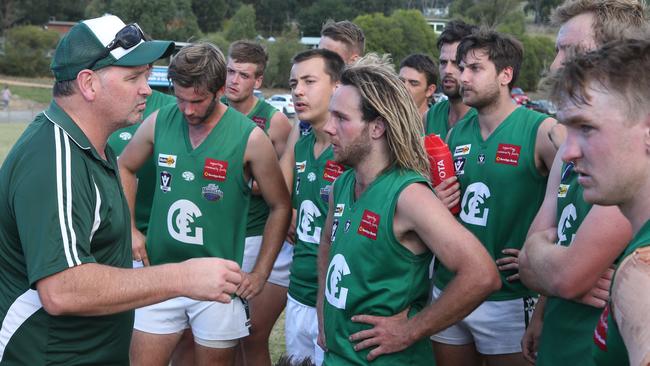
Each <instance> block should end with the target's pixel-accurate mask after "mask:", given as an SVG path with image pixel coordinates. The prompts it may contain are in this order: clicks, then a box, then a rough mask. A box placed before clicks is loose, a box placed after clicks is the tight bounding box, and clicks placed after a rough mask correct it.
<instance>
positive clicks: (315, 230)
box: [296, 200, 322, 244]
mask: <svg viewBox="0 0 650 366" xmlns="http://www.w3.org/2000/svg"><path fill="white" fill-rule="evenodd" d="M321 216H322V214H321V213H320V211H319V210H318V207H317V206H316V205H315V204H314V203H313V202H312V201H310V200H304V201H302V203H301V204H300V209H299V210H298V219H297V222H298V225H297V227H296V234H298V239H300V240H302V241H304V242H306V243H312V244H318V243H320V233H321V228H320V227H318V226H316V219H318V218H319V217H321Z"/></svg>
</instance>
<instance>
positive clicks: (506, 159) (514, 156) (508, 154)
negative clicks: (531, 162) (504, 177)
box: [494, 144, 521, 166]
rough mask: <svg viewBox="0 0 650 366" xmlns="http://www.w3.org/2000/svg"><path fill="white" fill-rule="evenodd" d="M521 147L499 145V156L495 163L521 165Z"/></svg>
mask: <svg viewBox="0 0 650 366" xmlns="http://www.w3.org/2000/svg"><path fill="white" fill-rule="evenodd" d="M520 152H521V146H519V145H511V144H499V147H498V148H497V156H496V158H495V159H494V161H495V162H496V163H498V164H507V165H514V166H517V165H519V153H520Z"/></svg>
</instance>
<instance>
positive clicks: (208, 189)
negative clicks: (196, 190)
mask: <svg viewBox="0 0 650 366" xmlns="http://www.w3.org/2000/svg"><path fill="white" fill-rule="evenodd" d="M201 195H202V196H203V198H205V199H206V200H208V201H218V200H220V199H221V198H222V197H223V191H222V190H221V189H220V188H219V186H218V185H216V184H214V183H210V184H208V185H207V186H205V187H201Z"/></svg>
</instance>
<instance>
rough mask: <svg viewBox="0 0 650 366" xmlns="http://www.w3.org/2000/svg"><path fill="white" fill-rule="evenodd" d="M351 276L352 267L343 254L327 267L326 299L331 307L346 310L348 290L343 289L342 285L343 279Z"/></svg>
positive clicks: (336, 256) (333, 258)
mask: <svg viewBox="0 0 650 366" xmlns="http://www.w3.org/2000/svg"><path fill="white" fill-rule="evenodd" d="M349 274H350V267H349V266H348V263H347V262H346V261H345V257H344V256H343V255H342V254H336V255H334V257H332V260H331V261H330V264H329V266H328V267H327V276H326V277H325V278H326V280H325V298H326V299H327V302H328V303H329V304H330V305H332V306H333V307H335V308H337V309H345V303H346V301H347V299H348V289H347V288H345V287H341V285H340V283H341V280H343V277H344V276H347V275H349Z"/></svg>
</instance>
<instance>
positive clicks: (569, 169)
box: [560, 161, 575, 182]
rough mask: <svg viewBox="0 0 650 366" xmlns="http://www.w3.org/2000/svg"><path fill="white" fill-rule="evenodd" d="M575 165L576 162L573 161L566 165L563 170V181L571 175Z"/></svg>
mask: <svg viewBox="0 0 650 366" xmlns="http://www.w3.org/2000/svg"><path fill="white" fill-rule="evenodd" d="M574 166H575V164H573V162H572V161H570V162H568V163H567V165H566V166H565V167H564V170H563V171H562V179H561V180H560V181H561V182H564V181H565V180H566V179H567V178H568V177H569V175H571V172H572V171H573V167H574Z"/></svg>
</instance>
